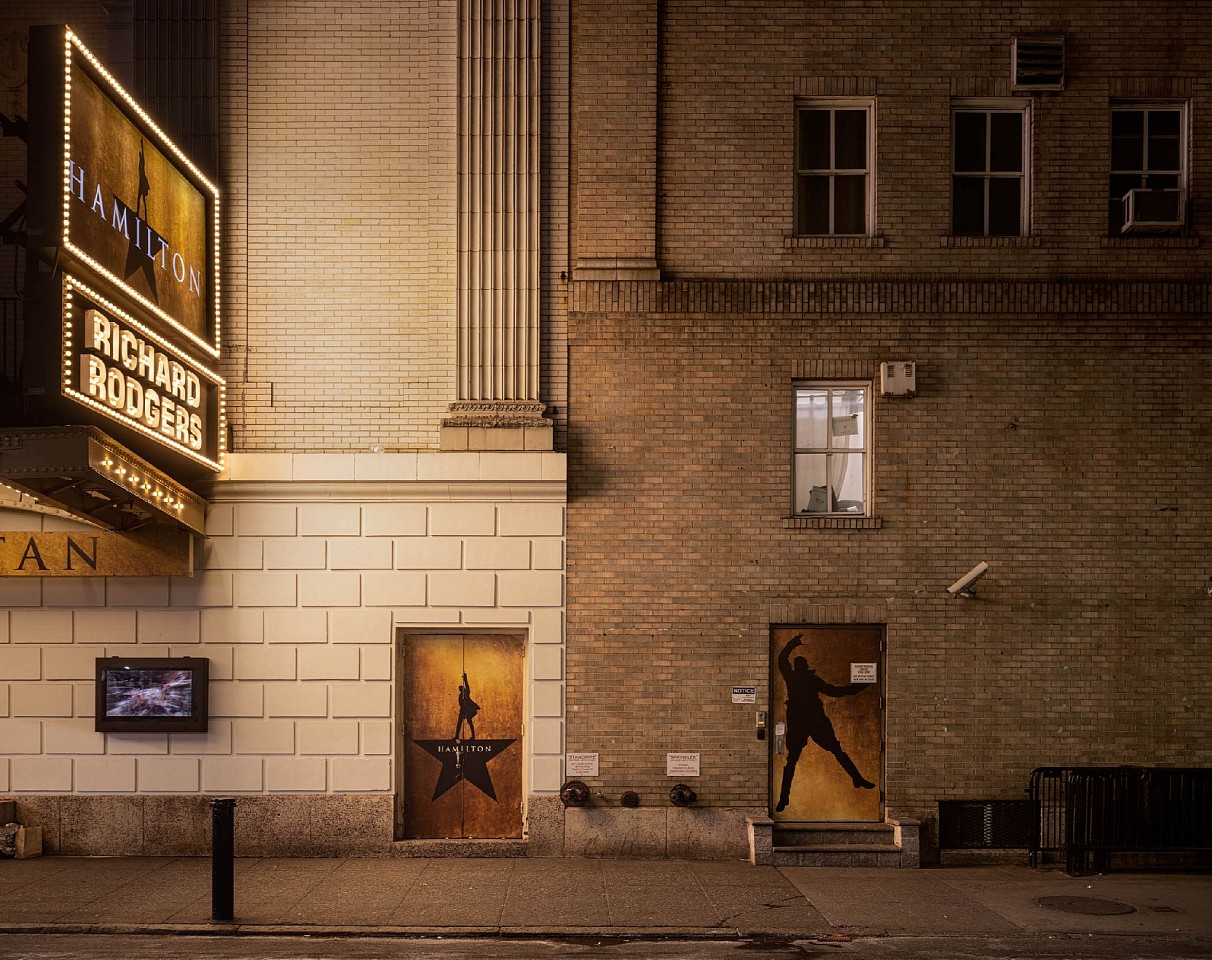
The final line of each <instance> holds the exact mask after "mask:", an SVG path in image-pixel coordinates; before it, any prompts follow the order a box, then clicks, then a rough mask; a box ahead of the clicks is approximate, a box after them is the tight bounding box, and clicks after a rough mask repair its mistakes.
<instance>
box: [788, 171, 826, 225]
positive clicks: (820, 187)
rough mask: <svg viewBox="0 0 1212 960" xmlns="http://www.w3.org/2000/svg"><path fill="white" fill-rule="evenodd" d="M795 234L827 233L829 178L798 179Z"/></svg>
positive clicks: (803, 177) (802, 177)
mask: <svg viewBox="0 0 1212 960" xmlns="http://www.w3.org/2000/svg"><path fill="white" fill-rule="evenodd" d="M795 232H796V233H798V234H807V235H819V234H826V233H828V232H829V178H828V177H805V176H801V177H800V178H799V190H798V191H797V197H796V216H795Z"/></svg>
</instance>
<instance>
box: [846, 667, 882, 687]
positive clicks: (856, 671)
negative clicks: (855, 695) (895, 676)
mask: <svg viewBox="0 0 1212 960" xmlns="http://www.w3.org/2000/svg"><path fill="white" fill-rule="evenodd" d="M875 668H876V664H874V663H852V664H850V682H851V683H875V679H876V677H875Z"/></svg>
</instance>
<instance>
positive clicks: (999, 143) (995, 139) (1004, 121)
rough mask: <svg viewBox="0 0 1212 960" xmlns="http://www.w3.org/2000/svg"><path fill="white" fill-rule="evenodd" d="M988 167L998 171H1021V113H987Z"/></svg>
mask: <svg viewBox="0 0 1212 960" xmlns="http://www.w3.org/2000/svg"><path fill="white" fill-rule="evenodd" d="M989 169H990V170H996V171H997V172H999V173H1022V171H1023V115H1022V114H1021V113H993V114H990V115H989Z"/></svg>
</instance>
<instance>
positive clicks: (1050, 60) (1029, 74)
mask: <svg viewBox="0 0 1212 960" xmlns="http://www.w3.org/2000/svg"><path fill="white" fill-rule="evenodd" d="M1010 79H1011V83H1012V84H1013V85H1014V89H1015V90H1063V89H1064V88H1065V38H1064V37H1015V38H1014V43H1013V44H1011V47H1010Z"/></svg>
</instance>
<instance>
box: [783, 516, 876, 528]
mask: <svg viewBox="0 0 1212 960" xmlns="http://www.w3.org/2000/svg"><path fill="white" fill-rule="evenodd" d="M883 526H884V521H883V520H881V519H880V518H879V517H783V529H784V530H879V529H881V528H882V527H883Z"/></svg>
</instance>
